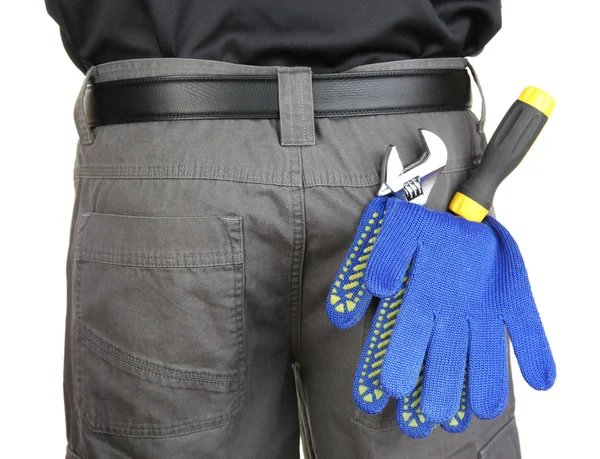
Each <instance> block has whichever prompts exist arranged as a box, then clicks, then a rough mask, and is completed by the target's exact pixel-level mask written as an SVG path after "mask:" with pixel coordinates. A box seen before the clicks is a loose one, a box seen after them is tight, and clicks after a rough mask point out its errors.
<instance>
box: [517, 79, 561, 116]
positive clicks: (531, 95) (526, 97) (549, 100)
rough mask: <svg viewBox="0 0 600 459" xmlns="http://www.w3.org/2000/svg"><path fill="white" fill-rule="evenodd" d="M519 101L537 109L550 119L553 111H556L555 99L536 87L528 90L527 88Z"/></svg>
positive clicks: (530, 87)
mask: <svg viewBox="0 0 600 459" xmlns="http://www.w3.org/2000/svg"><path fill="white" fill-rule="evenodd" d="M519 100H520V101H521V102H525V103H526V104H529V105H531V106H532V107H534V108H537V109H538V110H539V111H540V112H542V113H543V114H544V115H546V116H547V117H548V118H549V117H550V114H551V113H552V110H554V105H555V102H554V98H553V97H552V96H551V95H550V94H548V93H547V92H545V91H542V90H541V89H539V88H536V87H535V86H529V87H528V88H525V89H524V90H523V92H522V93H521V95H520V96H519Z"/></svg>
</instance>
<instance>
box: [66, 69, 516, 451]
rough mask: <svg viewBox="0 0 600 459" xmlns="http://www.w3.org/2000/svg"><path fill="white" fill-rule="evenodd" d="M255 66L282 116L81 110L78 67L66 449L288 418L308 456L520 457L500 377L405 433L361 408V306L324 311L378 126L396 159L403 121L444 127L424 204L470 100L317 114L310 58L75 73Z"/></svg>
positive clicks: (229, 438) (452, 164)
mask: <svg viewBox="0 0 600 459" xmlns="http://www.w3.org/2000/svg"><path fill="white" fill-rule="evenodd" d="M465 65H466V61H465V60H464V59H444V60H415V61H398V62H388V63H383V64H375V65H367V66H362V67H357V68H354V69H352V70H350V71H352V72H360V71H368V70H370V71H372V70H391V69H404V68H424V67H431V68H464V67H465ZM290 70H293V72H292V73H290ZM265 73H271V74H272V73H278V75H279V77H280V91H279V94H280V95H279V97H280V104H281V106H282V107H284V105H285V107H286V108H285V109H283V110H282V111H281V119H225V120H223V119H220V120H211V119H205V120H181V121H166V122H165V121H162V122H140V123H128V124H119V125H111V126H101V127H97V128H94V129H93V130H90V128H89V126H88V125H87V124H86V119H85V115H84V112H83V110H82V107H81V103H82V102H81V95H82V94H83V91H85V85H84V86H83V87H82V91H81V93H80V97H79V99H78V101H77V103H76V107H75V121H76V127H77V129H78V132H79V134H80V142H79V145H78V148H77V155H76V162H75V168H74V183H75V191H76V196H75V204H74V210H73V220H72V229H71V239H70V246H69V253H68V261H67V279H68V314H67V327H66V331H67V333H66V356H65V372H64V389H65V394H64V396H65V406H66V421H67V432H68V452H67V458H68V459H125V458H127V459H159V458H160V459H167V458H168V459H200V458H206V459H211V458H243V459H294V458H298V456H299V452H298V449H299V447H298V446H299V430H300V427H299V426H302V427H303V431H304V432H305V435H306V439H307V442H306V448H307V449H308V450H309V451H307V453H308V454H311V455H314V456H316V457H318V458H319V459H375V458H377V459H384V458H410V459H418V458H424V459H441V458H453V459H467V458H469V459H473V458H477V457H480V458H485V459H491V458H494V459H499V458H506V459H516V458H518V457H519V456H520V453H519V441H518V434H517V428H516V424H515V420H514V399H513V396H512V392H511V397H510V401H509V405H508V407H507V409H506V411H505V412H504V414H502V415H501V416H500V417H498V418H496V419H494V420H491V421H479V420H477V419H474V420H473V422H472V424H471V427H470V428H469V429H468V431H467V432H466V433H463V434H460V435H453V434H449V433H446V432H445V431H443V430H442V429H439V428H438V429H435V430H434V432H433V433H432V434H431V436H430V437H428V438H427V439H422V440H413V439H410V438H408V437H406V436H404V435H403V434H402V433H401V432H400V430H399V429H398V427H397V426H396V422H395V418H394V415H395V403H390V405H389V406H388V407H387V408H386V409H385V411H384V412H383V413H382V414H381V415H377V416H370V415H367V414H365V413H363V412H361V411H360V410H359V409H358V408H357V407H356V406H355V404H354V402H353V400H352V383H353V378H354V372H355V368H356V365H357V362H358V359H359V355H360V352H361V349H362V347H363V341H364V340H365V337H366V335H367V333H368V331H369V326H370V321H371V319H372V315H373V311H372V310H370V311H369V312H368V314H367V316H366V317H365V319H364V320H362V321H361V322H360V323H359V324H358V325H356V326H355V327H353V328H352V329H350V330H339V329H337V328H335V327H334V326H333V325H332V324H331V323H330V322H329V320H328V318H327V315H326V312H325V298H326V295H327V292H328V289H329V287H330V285H331V282H332V280H333V278H334V276H335V274H336V272H337V270H338V268H339V266H340V264H341V262H342V260H343V258H344V256H345V254H346V251H347V249H348V247H349V245H350V244H351V242H352V240H353V237H354V232H355V230H356V227H357V224H358V222H359V220H360V217H361V214H362V212H363V210H364V208H365V206H366V205H367V204H368V202H369V201H370V200H371V199H372V198H373V197H374V196H375V193H376V191H377V189H378V185H379V180H380V167H381V162H382V158H383V155H384V153H385V150H386V147H387V146H388V144H394V145H396V146H397V147H398V150H399V151H400V153H401V155H402V156H403V160H405V161H406V162H407V163H410V162H411V161H414V160H415V159H416V155H417V154H418V153H419V151H420V150H419V149H420V140H419V136H418V133H417V129H418V128H424V129H428V130H431V131H433V132H434V133H436V134H437V135H439V136H440V137H441V138H442V139H443V141H444V142H445V144H446V146H447V148H448V152H449V160H448V165H447V167H446V169H445V171H444V173H443V174H442V175H441V176H440V178H439V179H438V182H437V184H436V186H435V188H434V191H433V194H432V196H431V199H430V204H431V205H432V207H433V208H437V209H439V210H444V209H445V208H446V206H447V205H448V202H449V200H450V198H451V196H452V194H453V192H454V190H455V189H456V187H457V186H458V184H459V183H461V182H462V181H463V180H465V179H466V178H467V177H468V175H469V173H470V171H471V170H472V169H473V167H474V166H475V164H476V162H477V160H478V159H479V157H480V155H481V154H482V152H483V149H484V147H485V142H486V140H485V138H484V137H483V135H482V134H480V133H479V132H478V130H477V122H478V121H477V118H476V117H475V115H474V114H473V113H472V112H471V111H453V112H434V113H415V114H386V115H376V116H356V117H343V118H319V119H316V120H315V119H313V118H312V116H310V113H309V112H306V110H310V100H309V98H308V96H307V94H309V89H310V88H307V87H305V86H303V87H302V88H300V87H299V86H298V82H299V81H304V83H303V84H306V82H307V81H308V82H309V84H310V78H309V69H307V68H277V67H258V66H245V65H236V64H230V63H222V62H214V61H204V60H188V59H141V60H131V61H121V62H113V63H108V64H102V65H99V66H98V67H96V68H93V69H92V70H91V71H90V72H89V73H88V76H89V75H91V74H93V75H95V81H108V80H117V79H125V78H139V77H146V76H160V75H165V76H168V75H194V74H225V75H232V74H246V75H248V74H265ZM292 74H294V75H297V74H299V75H300V78H296V77H294V78H292V77H290V75H292ZM283 87H286V88H287V89H288V90H287V91H282V90H281V88H283ZM283 104H284V105H283ZM287 107H289V110H288V109H287ZM307 113H308V116H304V115H306V114H307ZM294 114H296V116H295V117H294ZM298 114H302V115H303V116H299V115H298ZM284 118H285V119H284ZM290 140H291V141H290ZM290 144H293V145H290ZM298 400H299V401H300V403H298ZM299 406H300V410H299V409H298V407H299ZM299 415H300V416H299ZM299 418H300V421H299Z"/></svg>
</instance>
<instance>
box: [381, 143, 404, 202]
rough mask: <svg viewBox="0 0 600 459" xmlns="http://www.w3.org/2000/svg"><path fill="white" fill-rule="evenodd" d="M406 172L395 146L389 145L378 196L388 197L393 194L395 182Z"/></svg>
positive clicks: (384, 159)
mask: <svg viewBox="0 0 600 459" xmlns="http://www.w3.org/2000/svg"><path fill="white" fill-rule="evenodd" d="M403 171H404V165H403V164H402V160H401V159H400V154H399V153H398V150H397V149H396V146H395V145H388V148H387V150H386V151H385V155H384V157H383V164H382V166H381V181H380V182H381V186H380V188H379V191H378V192H377V196H388V195H391V194H393V193H394V192H395V191H394V189H393V187H394V186H396V185H395V184H393V181H394V180H395V178H396V177H400V176H401V175H402V172H403Z"/></svg>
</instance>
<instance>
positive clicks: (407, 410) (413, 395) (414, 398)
mask: <svg viewBox="0 0 600 459" xmlns="http://www.w3.org/2000/svg"><path fill="white" fill-rule="evenodd" d="M422 390H423V367H421V374H420V375H419V379H418V380H417V385H416V386H415V388H414V389H413V390H412V391H411V392H410V394H407V395H406V396H405V397H403V398H401V399H398V401H397V406H396V422H397V424H398V427H400V430H401V431H402V432H403V433H404V434H405V435H408V436H409V437H411V438H425V437H427V436H428V435H429V434H430V433H431V431H432V430H433V427H434V425H435V424H434V423H433V422H430V421H428V420H427V419H425V416H424V415H423V411H422V409H421V391H422Z"/></svg>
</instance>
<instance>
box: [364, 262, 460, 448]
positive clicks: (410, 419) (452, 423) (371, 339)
mask: <svg viewBox="0 0 600 459" xmlns="http://www.w3.org/2000/svg"><path fill="white" fill-rule="evenodd" d="M407 282H408V273H407V275H406V276H405V277H404V279H403V285H402V289H401V290H400V291H399V292H398V293H397V294H396V295H394V297H391V298H384V299H382V300H381V301H380V302H379V306H378V308H377V312H376V314H375V316H374V318H373V322H372V323H371V330H370V332H369V335H368V337H367V339H366V345H365V347H364V348H363V352H362V354H361V357H360V361H359V364H358V366H357V368H356V375H355V377H354V389H353V396H354V401H355V403H356V405H357V406H358V407H359V408H360V409H361V410H363V411H364V412H365V413H368V414H379V413H381V411H382V410H383V409H384V408H385V406H386V405H387V403H388V402H389V400H390V398H391V397H390V395H389V394H388V393H386V392H385V391H384V390H383V389H382V386H381V365H382V363H383V359H384V356H385V354H386V352H387V348H388V346H389V343H390V336H391V334H392V331H393V325H394V323H395V320H394V318H395V317H396V316H397V314H398V311H399V308H400V307H401V305H402V301H403V297H404V293H405V291H406V284H407ZM423 370H424V367H421V373H420V375H419V379H418V380H417V384H416V386H415V387H414V388H413V389H412V390H411V391H410V393H409V394H406V395H404V396H403V397H402V398H399V399H398V400H397V404H396V422H397V424H398V426H399V427H400V430H402V432H404V433H405V434H406V435H408V436H409V437H412V438H424V437H426V436H428V435H429V434H430V433H431V431H432V430H433V428H434V425H435V423H433V422H431V421H429V420H427V419H426V418H425V415H424V414H423V410H422V407H421V393H422V390H423ZM466 390H467V380H466V374H465V381H464V384H463V391H462V394H461V404H460V407H459V410H458V411H457V412H456V414H455V416H453V417H452V418H451V419H449V420H448V421H446V422H443V423H442V424H441V426H442V428H443V429H444V430H446V431H448V432H451V433H460V432H464V431H465V430H466V429H467V427H468V426H469V424H470V422H471V409H470V406H469V403H468V400H467V394H466Z"/></svg>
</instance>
